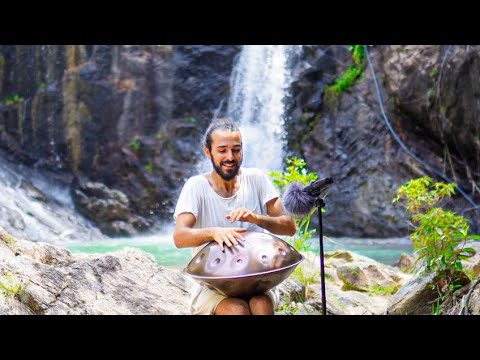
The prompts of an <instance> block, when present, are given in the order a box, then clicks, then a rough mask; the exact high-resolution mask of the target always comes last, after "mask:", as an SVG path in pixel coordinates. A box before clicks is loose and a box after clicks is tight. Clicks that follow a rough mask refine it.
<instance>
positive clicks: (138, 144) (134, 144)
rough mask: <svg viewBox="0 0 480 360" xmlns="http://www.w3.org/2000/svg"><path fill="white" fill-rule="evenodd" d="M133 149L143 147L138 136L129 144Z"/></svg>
mask: <svg viewBox="0 0 480 360" xmlns="http://www.w3.org/2000/svg"><path fill="white" fill-rule="evenodd" d="M128 145H129V146H130V147H131V148H132V149H133V150H138V149H140V148H141V147H142V145H143V144H142V141H141V140H140V139H139V138H138V137H135V139H133V140H132V141H130V143H129V144H128Z"/></svg>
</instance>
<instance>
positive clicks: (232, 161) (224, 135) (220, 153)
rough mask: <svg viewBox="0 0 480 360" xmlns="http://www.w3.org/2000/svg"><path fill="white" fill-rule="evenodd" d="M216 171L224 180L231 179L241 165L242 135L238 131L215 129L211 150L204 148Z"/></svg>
mask: <svg viewBox="0 0 480 360" xmlns="http://www.w3.org/2000/svg"><path fill="white" fill-rule="evenodd" d="M205 154H206V155H207V156H208V157H209V158H210V160H211V162H212V165H213V168H214V169H215V171H216V173H217V174H218V175H220V177H221V178H222V179H223V180H225V181H230V180H232V179H233V178H234V177H235V176H236V175H237V174H238V170H240V165H242V160H243V152H242V136H241V135H240V132H239V131H228V130H215V131H214V132H213V133H212V150H211V151H210V150H208V148H205Z"/></svg>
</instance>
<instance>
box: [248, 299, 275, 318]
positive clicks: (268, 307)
mask: <svg viewBox="0 0 480 360" xmlns="http://www.w3.org/2000/svg"><path fill="white" fill-rule="evenodd" d="M249 307H250V309H251V311H252V314H254V315H273V312H274V309H273V302H272V299H270V297H269V296H268V295H257V296H254V297H252V298H251V299H250V301H249Z"/></svg>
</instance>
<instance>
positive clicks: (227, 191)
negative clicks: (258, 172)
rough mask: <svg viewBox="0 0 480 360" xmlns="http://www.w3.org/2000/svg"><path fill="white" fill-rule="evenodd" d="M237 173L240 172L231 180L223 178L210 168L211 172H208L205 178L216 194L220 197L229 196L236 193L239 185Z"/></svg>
mask: <svg viewBox="0 0 480 360" xmlns="http://www.w3.org/2000/svg"><path fill="white" fill-rule="evenodd" d="M239 175H240V172H239V173H238V174H237V175H236V176H235V177H234V178H233V179H232V180H225V179H223V178H222V177H221V176H220V175H218V174H217V172H216V171H215V170H212V172H211V173H209V174H208V176H207V179H208V182H209V183H210V186H211V187H212V189H213V190H214V191H215V192H216V193H217V194H219V195H220V196H222V197H231V196H233V195H235V194H236V192H237V191H238V188H239V186H240V182H239V179H238V176H239Z"/></svg>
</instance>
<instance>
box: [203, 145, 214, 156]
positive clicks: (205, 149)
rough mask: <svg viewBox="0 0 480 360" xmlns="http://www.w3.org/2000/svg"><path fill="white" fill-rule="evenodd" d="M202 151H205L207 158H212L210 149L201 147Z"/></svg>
mask: <svg viewBox="0 0 480 360" xmlns="http://www.w3.org/2000/svg"><path fill="white" fill-rule="evenodd" d="M203 152H204V153H205V156H206V157H207V158H209V159H211V158H212V154H211V153H210V150H208V147H204V148H203Z"/></svg>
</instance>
